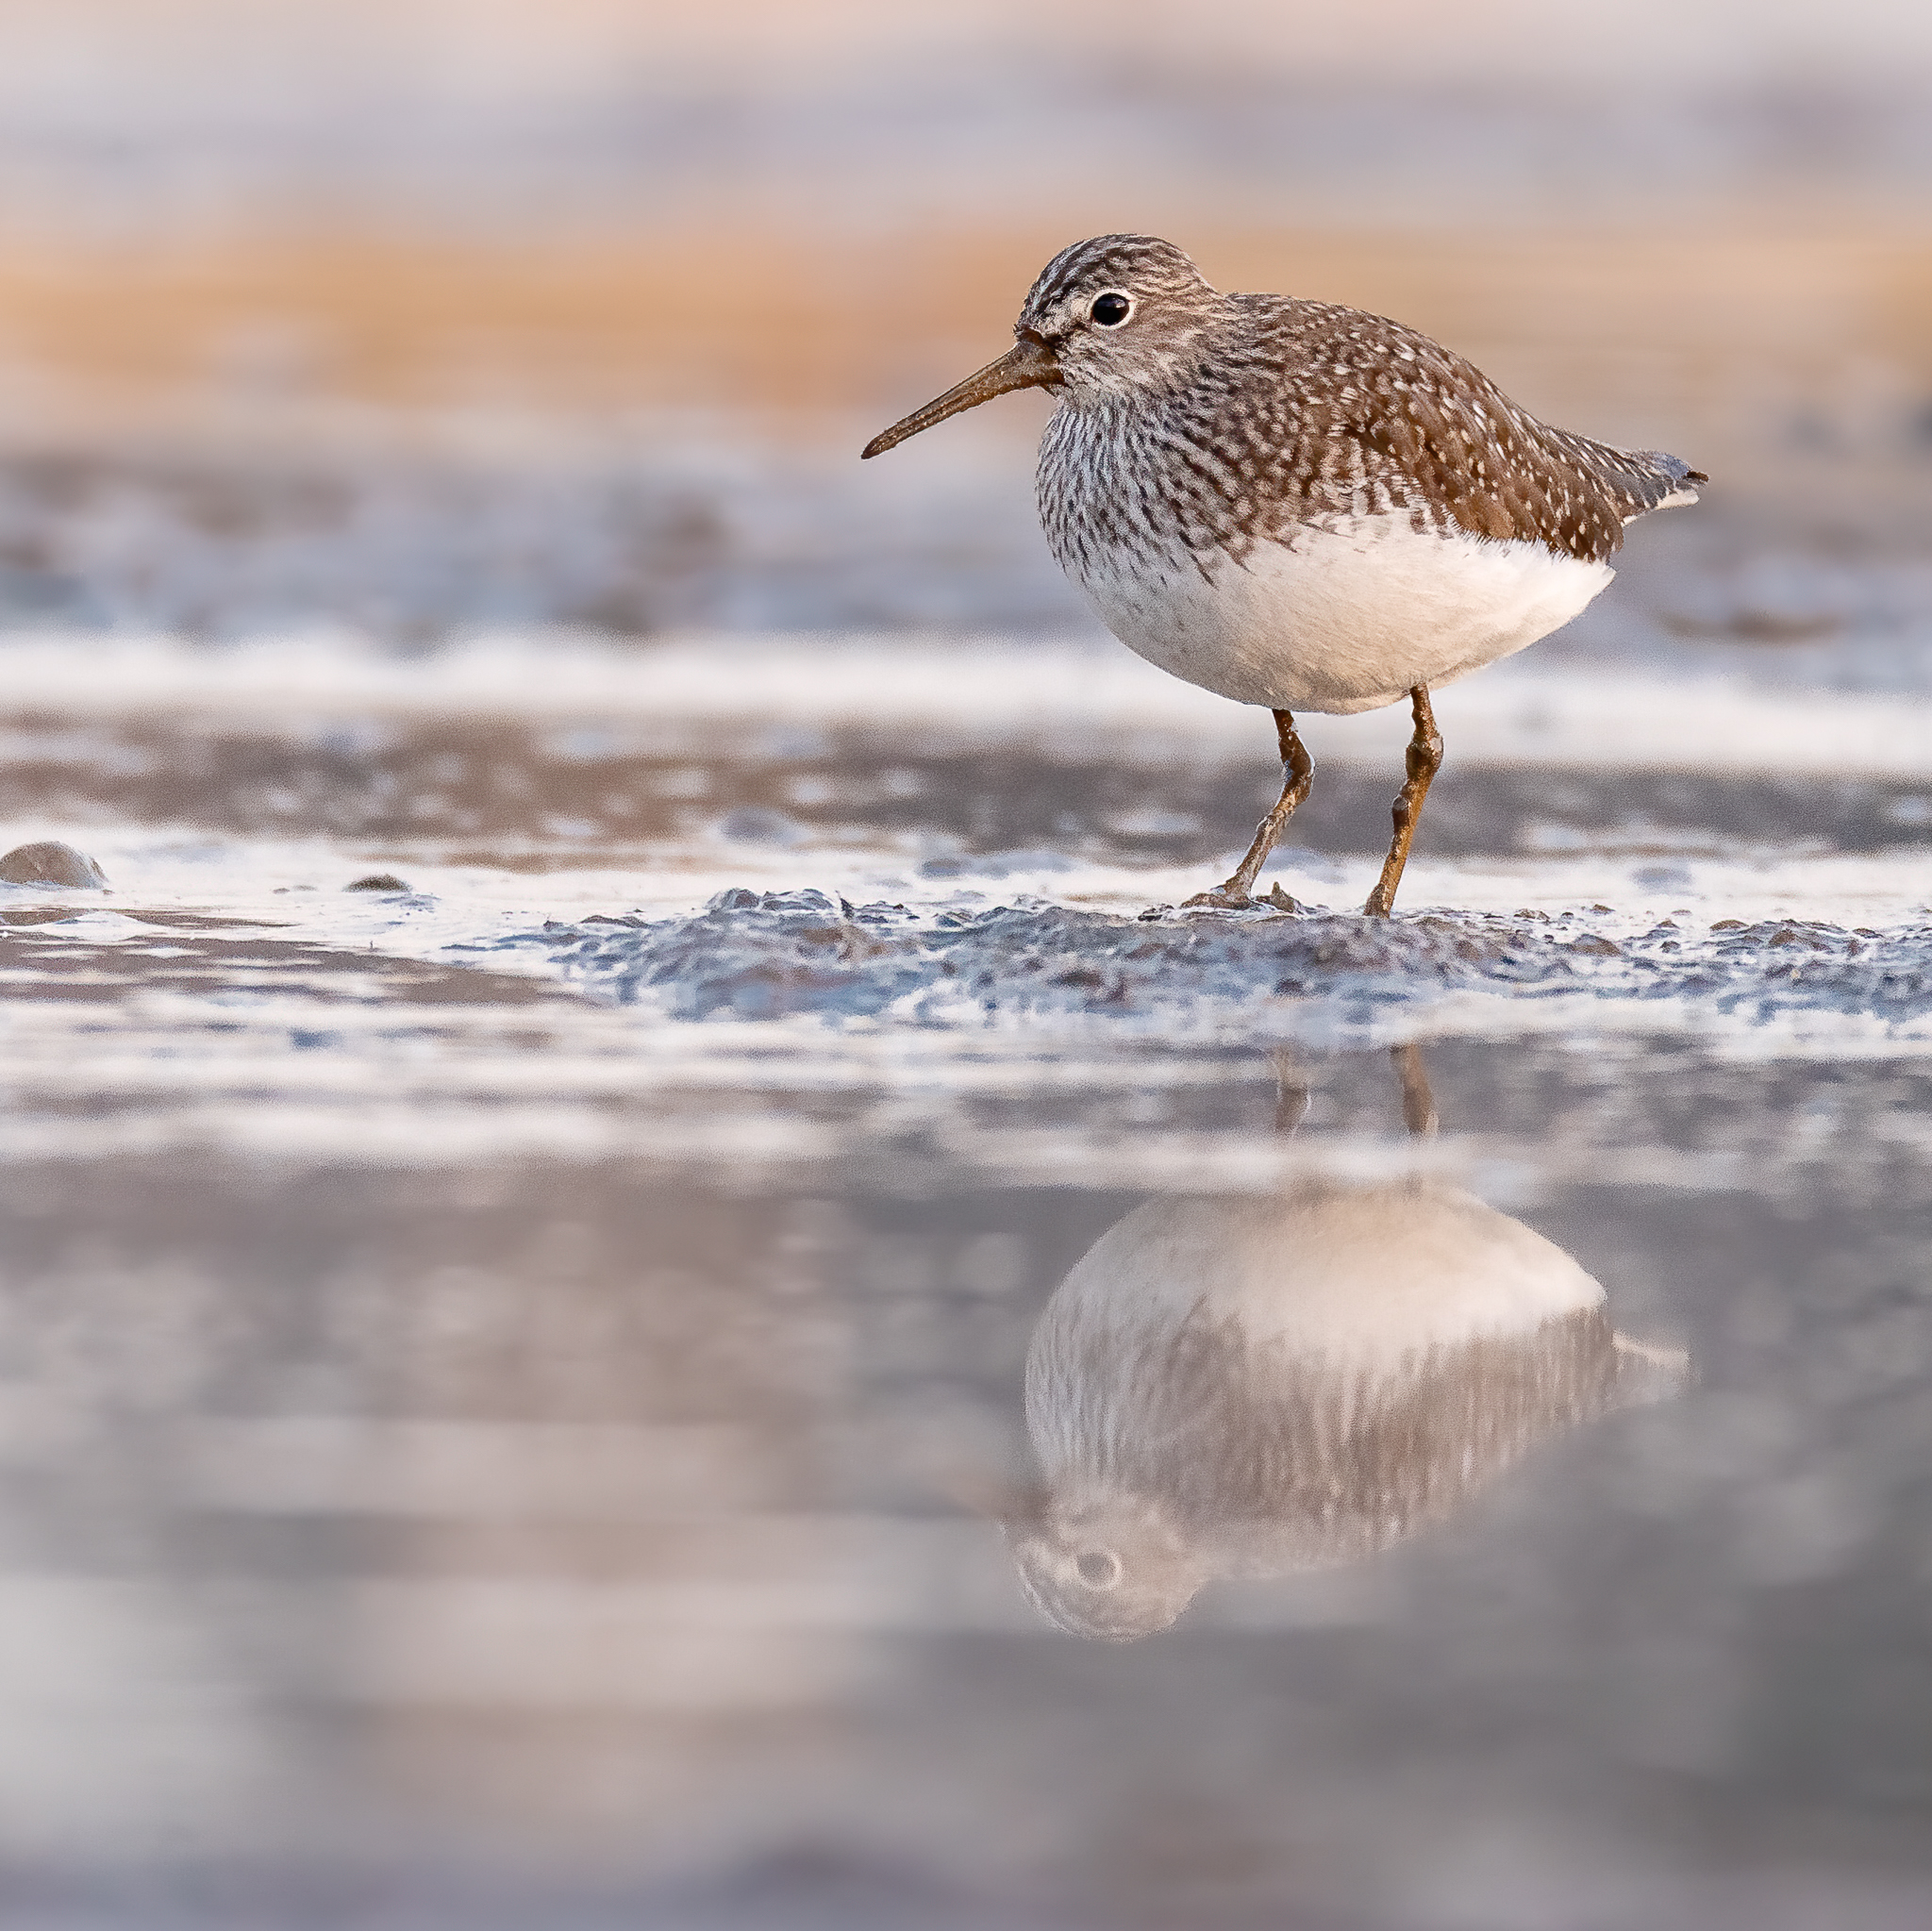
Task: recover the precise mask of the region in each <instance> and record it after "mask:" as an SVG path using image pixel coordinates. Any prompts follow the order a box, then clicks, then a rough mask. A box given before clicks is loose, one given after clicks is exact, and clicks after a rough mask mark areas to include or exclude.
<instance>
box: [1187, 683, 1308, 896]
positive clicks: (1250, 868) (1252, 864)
mask: <svg viewBox="0 0 1932 1931" xmlns="http://www.w3.org/2000/svg"><path fill="white" fill-rule="evenodd" d="M1274 735H1275V738H1276V740H1277V741H1278V742H1279V743H1280V746H1281V797H1280V799H1279V800H1278V801H1277V802H1276V804H1275V807H1274V810H1272V811H1271V812H1269V814H1268V815H1267V817H1266V818H1264V819H1262V821H1261V822H1260V824H1258V825H1257V826H1256V827H1255V841H1254V843H1253V844H1251V845H1250V846H1249V847H1248V852H1247V856H1246V857H1244V858H1243V859H1242V860H1241V863H1240V864H1239V865H1237V866H1236V867H1235V868H1234V876H1233V877H1231V878H1230V879H1229V880H1228V881H1227V883H1226V884H1225V885H1217V886H1216V887H1215V888H1214V890H1213V891H1200V892H1196V893H1195V894H1194V896H1193V897H1192V898H1191V899H1189V900H1187V901H1186V903H1187V904H1188V905H1191V906H1215V907H1219V908H1220V909H1221V910H1223V911H1229V912H1239V911H1245V910H1246V909H1247V907H1250V906H1252V905H1253V904H1254V903H1255V901H1254V900H1253V899H1252V898H1251V897H1249V895H1248V894H1249V893H1250V892H1251V891H1253V890H1254V886H1255V880H1256V877H1257V875H1258V874H1259V873H1260V870H1261V867H1262V866H1263V865H1265V864H1266V863H1267V862H1268V854H1269V853H1270V852H1272V851H1273V850H1274V846H1275V842H1276V841H1277V840H1278V839H1279V838H1280V837H1281V834H1282V832H1283V831H1284V830H1286V828H1287V826H1288V821H1289V820H1290V819H1291V818H1292V817H1293V816H1294V814H1295V807H1297V806H1298V805H1300V803H1301V802H1302V800H1303V799H1304V798H1306V797H1307V795H1308V787H1309V786H1310V785H1312V784H1313V783H1314V782H1315V760H1314V759H1313V758H1312V757H1309V756H1308V747H1307V745H1306V744H1304V743H1303V742H1302V741H1301V737H1300V735H1299V733H1297V731H1296V730H1295V727H1294V716H1293V713H1292V712H1290V711H1285V710H1277V711H1276V712H1275V713H1274ZM1264 902H1265V903H1272V904H1274V905H1277V906H1280V907H1282V909H1283V910H1285V911H1292V910H1295V909H1298V908H1297V907H1296V906H1295V903H1294V901H1293V900H1292V899H1291V898H1290V897H1289V895H1288V894H1287V893H1286V892H1285V891H1282V890H1281V888H1280V887H1279V886H1278V885H1277V886H1276V887H1275V888H1274V893H1273V895H1272V897H1271V899H1270V900H1268V901H1264Z"/></svg>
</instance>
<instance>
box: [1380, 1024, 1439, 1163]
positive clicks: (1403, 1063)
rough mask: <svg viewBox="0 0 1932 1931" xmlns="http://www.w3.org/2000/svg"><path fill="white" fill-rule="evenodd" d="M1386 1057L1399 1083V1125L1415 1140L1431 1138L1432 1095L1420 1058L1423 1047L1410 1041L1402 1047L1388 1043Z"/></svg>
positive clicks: (1434, 1123) (1433, 1127)
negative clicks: (1400, 1097)
mask: <svg viewBox="0 0 1932 1931" xmlns="http://www.w3.org/2000/svg"><path fill="white" fill-rule="evenodd" d="M1389 1057H1390V1058H1391V1059H1392V1060H1393V1061H1394V1062H1395V1076H1396V1078H1397V1079H1399V1080H1400V1081H1401V1082H1402V1124H1404V1125H1405V1126H1406V1127H1407V1128H1408V1130H1409V1133H1410V1135H1411V1136H1412V1137H1413V1138H1415V1139H1417V1140H1431V1139H1433V1138H1434V1137H1435V1132H1436V1126H1437V1117H1436V1095H1435V1093H1434V1092H1433V1091H1432V1090H1430V1087H1429V1069H1428V1067H1427V1066H1426V1065H1425V1064H1424V1061H1423V1049H1422V1048H1421V1047H1420V1046H1419V1045H1417V1044H1416V1043H1415V1041H1414V1040H1410V1041H1409V1042H1408V1044H1407V1045H1406V1046H1391V1047H1390V1049H1389Z"/></svg>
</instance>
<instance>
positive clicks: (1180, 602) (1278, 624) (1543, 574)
mask: <svg viewBox="0 0 1932 1931" xmlns="http://www.w3.org/2000/svg"><path fill="white" fill-rule="evenodd" d="M1612 574H1614V573H1613V572H1612V571H1611V569H1610V567H1609V565H1608V564H1607V563H1589V562H1585V561H1582V560H1581V559H1579V558H1574V557H1559V556H1556V555H1553V554H1552V553H1551V552H1550V551H1549V550H1547V549H1545V548H1544V547H1543V546H1542V544H1541V543H1536V542H1497V541H1494V540H1493V539H1491V538H1488V537H1473V536H1468V535H1466V534H1464V533H1463V532H1461V531H1456V532H1454V533H1452V534H1450V535H1447V536H1441V535H1438V534H1437V533H1436V532H1434V531H1433V530H1431V531H1427V532H1424V533H1423V534H1421V535H1418V534H1417V533H1416V531H1415V529H1414V527H1413V526H1412V525H1411V524H1410V523H1409V521H1408V518H1407V516H1369V517H1361V518H1358V519H1357V520H1356V521H1355V522H1354V523H1352V524H1348V525H1347V526H1345V527H1344V528H1342V529H1341V530H1335V531H1328V530H1320V529H1313V528H1309V527H1306V526H1305V527H1303V528H1301V529H1299V530H1297V531H1296V533H1295V536H1294V539H1293V541H1292V543H1291V544H1282V543H1274V542H1260V543H1257V544H1256V546H1255V547H1254V549H1253V550H1251V551H1250V552H1249V554H1248V556H1247V557H1246V558H1245V559H1243V560H1242V561H1241V562H1240V563H1237V562H1235V561H1234V560H1233V559H1232V558H1229V557H1227V556H1226V555H1225V554H1224V553H1222V552H1218V551H1217V552H1215V553H1213V558H1212V560H1211V561H1210V562H1208V564H1207V574H1206V575H1204V574H1202V568H1201V566H1200V565H1199V564H1197V562H1196V561H1195V559H1194V558H1193V556H1192V555H1191V554H1190V553H1187V552H1185V551H1183V552H1181V553H1179V554H1177V555H1174V556H1173V557H1170V558H1165V559H1163V561H1162V563H1161V564H1160V565H1159V566H1158V567H1156V568H1152V569H1150V568H1148V567H1147V566H1146V565H1145V564H1144V563H1143V564H1141V565H1140V566H1139V567H1138V568H1136V569H1134V570H1132V571H1131V572H1122V573H1121V574H1113V573H1111V572H1109V571H1108V570H1107V569H1106V568H1105V567H1104V566H1103V567H1102V568H1100V569H1098V570H1096V571H1094V572H1092V573H1090V574H1086V575H1084V576H1082V577H1080V578H1078V579H1076V580H1078V581H1079V583H1080V587H1081V589H1082V590H1083V591H1086V593H1087V597H1088V600H1089V601H1090V602H1091V604H1092V606H1093V608H1094V609H1095V610H1096V611H1097V612H1098V613H1099V615H1100V619H1101V621H1102V622H1103V623H1104V624H1106V625H1107V627H1108V629H1109V630H1111V631H1112V632H1113V634H1114V635H1115V636H1116V637H1118V638H1119V639H1120V641H1122V642H1123V643H1124V644H1125V645H1126V646H1127V648H1128V649H1129V650H1131V651H1134V652H1136V653H1138V654H1139V655H1140V656H1141V657H1143V658H1146V659H1147V660H1148V662H1149V663H1153V664H1158V665H1159V666H1160V668H1161V669H1162V670H1163V671H1171V672H1172V673H1173V674H1174V675H1175V676H1176V677H1184V678H1186V679H1187V681H1188V682H1189V683H1190V684H1199V685H1201V686H1202V687H1203V688H1204V689H1205V690H1208V691H1219V692H1220V694H1221V695H1222V696H1224V697H1232V698H1234V699H1235V700H1236V701H1237V702H1238V703H1241V704H1265V705H1268V706H1270V707H1274V708H1278V709H1283V710H1319V711H1355V710H1373V709H1374V708H1375V707H1377V706H1378V705H1384V704H1392V703H1394V702H1395V700H1396V699H1397V698H1399V697H1402V696H1404V695H1406V694H1407V692H1408V691H1409V690H1410V689H1411V688H1412V687H1414V686H1415V685H1417V684H1431V685H1434V684H1444V683H1447V682H1448V681H1449V679H1450V678H1452V677H1459V676H1461V675H1462V674H1464V673H1465V672H1467V671H1474V670H1480V669H1481V668H1482V666H1483V665H1484V664H1491V663H1494V662H1495V661H1496V659H1497V658H1506V657H1507V656H1509V654H1510V653H1511V652H1512V651H1519V650H1521V649H1523V648H1524V645H1525V644H1531V643H1534V642H1535V641H1537V639H1538V638H1540V637H1547V636H1548V635H1549V634H1550V632H1551V631H1553V630H1555V629H1557V627H1558V625H1560V624H1567V623H1568V622H1569V621H1570V619H1571V618H1573V617H1574V616H1575V615H1576V613H1577V612H1578V611H1579V610H1581V609H1582V608H1583V607H1584V606H1585V605H1586V604H1588V603H1589V602H1590V600H1591V598H1592V597H1593V596H1595V595H1596V594H1597V592H1598V591H1601V590H1602V589H1603V588H1604V586H1605V585H1606V584H1607V583H1608V582H1609V580H1610V578H1611V576H1612Z"/></svg>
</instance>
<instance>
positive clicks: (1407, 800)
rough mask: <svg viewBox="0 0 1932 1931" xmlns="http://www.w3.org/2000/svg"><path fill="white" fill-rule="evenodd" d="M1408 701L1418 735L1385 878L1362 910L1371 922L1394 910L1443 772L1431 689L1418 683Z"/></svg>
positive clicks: (1399, 799)
mask: <svg viewBox="0 0 1932 1931" xmlns="http://www.w3.org/2000/svg"><path fill="white" fill-rule="evenodd" d="M1408 701H1409V706H1410V708H1411V709H1412V710H1413V711H1414V713H1415V735H1414V736H1413V737H1412V738H1410V739H1409V741H1408V755H1407V759H1406V760H1405V761H1406V763H1407V771H1408V775H1407V777H1406V778H1404V780H1403V783H1402V789H1401V791H1398V792H1397V793H1396V794H1395V811H1394V818H1395V836H1394V838H1393V839H1392V840H1391V841H1390V845H1389V856H1388V857H1386V858H1385V859H1383V861H1382V875H1381V877H1380V878H1378V879H1377V880H1376V881H1375V889H1374V891H1372V892H1370V894H1369V902H1368V904H1367V905H1365V906H1364V907H1362V910H1363V911H1365V912H1366V913H1367V914H1368V915H1369V917H1370V918H1372V919H1386V918H1387V917H1388V916H1389V914H1390V913H1391V911H1392V910H1393V909H1394V907H1395V888H1396V887H1397V886H1398V885H1400V884H1401V883H1402V868H1403V867H1404V866H1405V865H1407V863H1408V847H1409V843H1410V841H1412V840H1413V839H1414V837H1415V827H1416V824H1417V822H1418V821H1419V820H1420V819H1421V817H1422V815H1423V800H1424V798H1426V797H1427V796H1428V795H1429V786H1430V785H1431V784H1432V783H1433V782H1434V780H1435V776H1436V774H1437V773H1438V772H1439V771H1441V769H1442V734H1441V732H1440V731H1439V730H1437V728H1436V713H1435V712H1434V711H1433V710H1431V709H1430V708H1429V687H1428V686H1427V685H1426V684H1418V685H1417V686H1416V687H1415V688H1414V689H1413V690H1412V691H1410V692H1409V693H1408Z"/></svg>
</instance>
